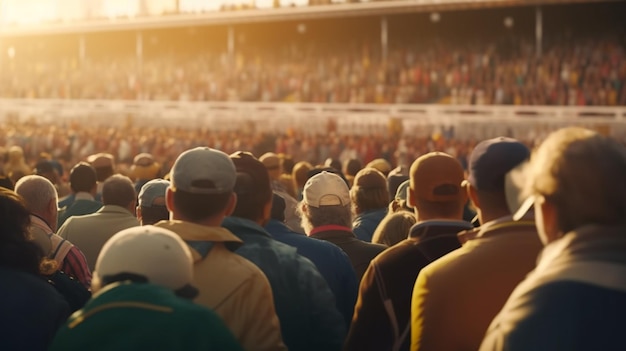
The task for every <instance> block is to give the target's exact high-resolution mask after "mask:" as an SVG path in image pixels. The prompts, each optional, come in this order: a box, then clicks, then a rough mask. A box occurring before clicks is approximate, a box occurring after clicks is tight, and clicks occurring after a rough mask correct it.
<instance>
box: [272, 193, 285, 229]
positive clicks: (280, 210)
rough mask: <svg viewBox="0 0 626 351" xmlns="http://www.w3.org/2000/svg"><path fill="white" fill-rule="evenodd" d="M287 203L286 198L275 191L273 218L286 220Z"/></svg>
mask: <svg viewBox="0 0 626 351" xmlns="http://www.w3.org/2000/svg"><path fill="white" fill-rule="evenodd" d="M286 207H287V205H286V204H285V199H283V197H282V196H280V195H278V194H276V193H274V195H273V196H272V214H271V217H272V219H275V220H277V221H279V222H284V221H285V208H286Z"/></svg>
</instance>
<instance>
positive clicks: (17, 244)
mask: <svg viewBox="0 0 626 351" xmlns="http://www.w3.org/2000/svg"><path fill="white" fill-rule="evenodd" d="M0 218H1V219H2V225H1V226H0V267H7V268H11V269H17V270H21V271H25V272H28V273H31V274H39V264H40V261H41V259H42V258H43V252H42V250H41V249H40V248H39V247H38V246H37V245H36V244H35V243H33V242H31V241H29V237H28V226H29V225H30V213H29V212H28V209H26V205H25V204H24V201H23V200H22V198H21V197H20V196H19V195H17V194H16V193H15V192H13V191H11V190H9V189H5V188H1V187H0Z"/></svg>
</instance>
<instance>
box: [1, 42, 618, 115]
mask: <svg viewBox="0 0 626 351" xmlns="http://www.w3.org/2000/svg"><path fill="white" fill-rule="evenodd" d="M377 46H378V45H366V46H361V47H353V48H350V46H347V47H341V48H335V49H332V48H327V49H324V50H322V49H321V48H320V47H315V46H314V45H312V46H311V47H306V48H305V47H299V48H298V49H294V48H293V47H291V46H289V47H286V48H283V49H282V50H278V49H267V48H265V49H263V48H255V47H253V45H248V46H246V47H244V48H241V50H240V51H238V52H236V53H235V54H234V56H231V55H229V54H228V53H225V52H220V53H218V52H213V53H206V52H205V53H200V52H198V53H197V54H194V55H189V56H188V55H183V54H180V53H172V54H161V55H158V56H153V57H146V58H144V59H143V61H142V62H141V64H140V63H139V61H138V60H137V58H136V57H135V56H132V57H123V56H111V57H109V58H107V59H104V58H100V59H94V58H91V59H89V58H87V59H85V60H77V59H76V58H71V59H65V60H59V61H53V60H49V59H45V61H44V60H43V59H42V58H33V59H23V58H21V59H17V58H16V59H14V60H11V59H9V60H4V62H3V66H4V68H3V69H2V70H0V79H1V80H2V82H3V84H2V86H0V97H5V98H51V99H114V100H115V99H124V100H175V101H260V102H268V101H272V102H318V103H322V102H323V103H328V102H330V103H379V104H380V103H407V104H412V103H449V104H476V105H491V104H494V105H569V106H590V105H591V106H618V105H622V106H623V105H626V88H625V87H626V53H625V50H624V48H625V46H624V42H623V39H621V38H616V39H605V40H597V39H596V38H589V39H587V38H584V37H582V38H576V39H575V40H568V39H560V40H556V39H555V40H552V41H548V40H546V44H545V46H546V47H545V48H544V52H543V55H542V56H541V58H537V57H536V52H535V47H534V43H532V42H527V41H523V40H516V41H515V44H514V45H512V46H513V47H511V44H507V45H504V46H503V45H499V44H496V42H487V43H466V44H465V45H459V44H457V43H455V44H451V43H447V42H444V41H433V42H428V43H420V44H419V45H415V44H408V43H407V44H405V45H396V47H393V48H391V49H390V50H389V54H388V57H387V58H386V59H382V58H381V55H380V50H378V49H376V47H377ZM95 77H98V79H94V78H95Z"/></svg>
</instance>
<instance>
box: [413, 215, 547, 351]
mask: <svg viewBox="0 0 626 351" xmlns="http://www.w3.org/2000/svg"><path fill="white" fill-rule="evenodd" d="M464 234H465V237H467V238H469V240H468V241H467V242H466V243H465V244H464V245H463V247H461V248H460V249H458V250H455V251H453V252H451V253H449V254H448V255H446V256H443V257H442V258H440V259H439V260H437V261H435V262H433V263H432V264H430V265H429V266H427V267H426V268H424V269H422V271H421V272H420V274H419V275H418V278H417V281H416V282H415V287H414V289H413V299H412V304H411V350H412V351H417V350H435V351H452V350H454V351H461V350H477V349H478V348H479V347H480V343H481V341H482V339H483V337H484V335H485V332H486V331H487V328H488V327H489V324H490V323H491V321H492V319H493V318H494V317H495V316H496V314H497V313H498V312H499V311H500V309H501V308H502V306H503V305H504V303H505V302H506V300H507V298H508V297H509V295H510V294H511V292H512V291H513V289H514V288H515V287H516V286H517V284H518V283H519V282H521V281H522V280H523V279H524V278H525V277H526V275H527V274H528V273H529V272H530V271H531V270H532V269H533V268H534V267H535V264H536V262H537V256H538V255H539V252H540V251H541V249H542V245H541V241H540V240H539V237H538V235H537V231H536V229H535V225H534V222H533V221H527V220H524V221H520V222H513V221H512V220H511V219H510V217H505V218H502V219H499V220H495V221H492V222H489V223H486V224H485V225H483V226H482V227H481V228H480V229H479V230H477V233H464Z"/></svg>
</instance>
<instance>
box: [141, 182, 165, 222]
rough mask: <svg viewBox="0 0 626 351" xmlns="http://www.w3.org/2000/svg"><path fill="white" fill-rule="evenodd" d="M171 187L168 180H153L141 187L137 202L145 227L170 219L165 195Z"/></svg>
mask: <svg viewBox="0 0 626 351" xmlns="http://www.w3.org/2000/svg"><path fill="white" fill-rule="evenodd" d="M169 186H170V182H168V181H167V180H164V179H152V180H151V181H149V182H147V183H146V184H144V185H143V186H142V187H141V190H140V191H139V195H138V196H137V201H138V206H139V208H140V211H141V223H142V224H143V225H146V224H154V223H156V222H158V221H161V220H167V219H169V211H168V209H167V206H166V205H165V193H166V192H167V188H168V187H169Z"/></svg>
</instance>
